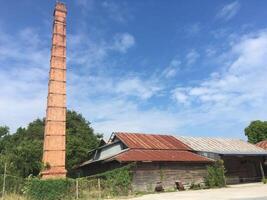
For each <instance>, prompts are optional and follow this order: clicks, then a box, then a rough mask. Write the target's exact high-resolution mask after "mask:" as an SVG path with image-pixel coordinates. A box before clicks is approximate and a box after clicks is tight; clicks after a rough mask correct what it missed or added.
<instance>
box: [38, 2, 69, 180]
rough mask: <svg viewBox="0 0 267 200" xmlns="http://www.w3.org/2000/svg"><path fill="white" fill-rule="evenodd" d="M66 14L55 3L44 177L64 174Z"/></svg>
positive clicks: (63, 175) (63, 9)
mask: <svg viewBox="0 0 267 200" xmlns="http://www.w3.org/2000/svg"><path fill="white" fill-rule="evenodd" d="M66 15H67V9H66V6H65V4H63V3H59V2H57V3H56V7H55V10H54V22H53V35H52V47H51V59H50V72H49V83H48V96H47V109H46V121H45V133H44V149H43V163H44V165H45V169H44V170H43V171H42V172H41V176H42V178H44V179H47V178H64V177H66V173H67V171H66V169H65V154H66V153H65V152H66V139H65V136H66Z"/></svg>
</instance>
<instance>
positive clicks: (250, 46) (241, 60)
mask: <svg viewBox="0 0 267 200" xmlns="http://www.w3.org/2000/svg"><path fill="white" fill-rule="evenodd" d="M224 56H225V62H224V63H222V66H223V67H226V68H227V70H225V71H224V72H221V73H216V75H214V74H212V75H211V76H210V77H209V78H208V79H207V80H203V81H202V82H200V83H199V84H197V85H196V86H191V87H177V88H176V89H175V90H174V91H173V95H174V96H175V97H176V93H177V91H178V96H177V97H176V100H177V102H179V103H182V104H183V103H184V102H187V103H190V104H191V105H198V106H199V108H200V109H201V110H202V111H201V112H202V113H206V115H210V116H212V117H213V119H210V118H209V119H208V120H211V121H215V120H221V121H222V123H223V121H227V120H230V119H231V120H234V121H235V122H236V123H237V124H238V122H246V123H248V122H249V121H250V120H254V119H262V117H263V116H265V114H266V111H267V108H266V106H265V103H264V102H266V100H267V86H266V84H265V82H266V76H267V60H266V57H267V31H266V30H264V31H260V32H257V33H254V34H247V35H244V36H243V37H241V39H240V40H239V41H233V42H232V43H231V49H230V50H229V52H227V53H225V55H224ZM225 63H226V64H225ZM194 110H195V108H192V110H191V111H194ZM192 118H193V117H192ZM205 118H206V117H205ZM265 118H266V117H265ZM206 119H207V118H206Z"/></svg>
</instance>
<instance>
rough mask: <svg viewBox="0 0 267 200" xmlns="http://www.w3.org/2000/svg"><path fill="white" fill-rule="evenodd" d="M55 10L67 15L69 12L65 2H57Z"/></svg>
mask: <svg viewBox="0 0 267 200" xmlns="http://www.w3.org/2000/svg"><path fill="white" fill-rule="evenodd" d="M55 10H57V11H61V12H65V13H66V12H67V8H66V4H65V3H63V2H59V1H57V3H56V7H55Z"/></svg>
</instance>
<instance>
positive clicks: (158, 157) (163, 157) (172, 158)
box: [112, 149, 213, 163]
mask: <svg viewBox="0 0 267 200" xmlns="http://www.w3.org/2000/svg"><path fill="white" fill-rule="evenodd" d="M112 159H115V160H117V161H119V162H134V161H143V162H149V161H154V162H155V161H159V162H160V161H168V162H201V163H209V162H213V160H211V159H208V158H206V157H202V156H200V155H198V154H194V153H192V152H189V151H178V150H145V149H129V150H128V151H125V152H123V153H121V154H119V155H117V156H115V157H113V158H112Z"/></svg>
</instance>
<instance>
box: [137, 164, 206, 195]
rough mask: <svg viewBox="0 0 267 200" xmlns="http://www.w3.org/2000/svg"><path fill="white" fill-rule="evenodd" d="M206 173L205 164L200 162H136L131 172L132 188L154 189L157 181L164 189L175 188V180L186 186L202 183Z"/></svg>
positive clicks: (138, 189)
mask: <svg viewBox="0 0 267 200" xmlns="http://www.w3.org/2000/svg"><path fill="white" fill-rule="evenodd" d="M206 175H207V165H206V164H201V163H181V162H179V163H177V162H162V163H157V162H148V163H144V162H143V163H137V165H136V167H135V169H134V173H133V189H134V190H135V191H154V190H155V186H156V184H157V182H162V184H163V187H164V189H165V190H171V189H175V182H176V181H181V182H182V183H183V184H184V185H185V186H188V185H191V184H192V183H196V184H197V183H203V182H204V177H205V176H206Z"/></svg>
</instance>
